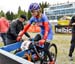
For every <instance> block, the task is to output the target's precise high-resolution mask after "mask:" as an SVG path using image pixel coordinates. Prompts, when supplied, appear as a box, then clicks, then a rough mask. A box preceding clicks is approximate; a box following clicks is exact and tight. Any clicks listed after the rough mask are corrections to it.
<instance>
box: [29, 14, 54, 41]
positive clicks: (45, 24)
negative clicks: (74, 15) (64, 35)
mask: <svg viewBox="0 0 75 64" xmlns="http://www.w3.org/2000/svg"><path fill="white" fill-rule="evenodd" d="M32 23H35V24H37V25H38V26H39V27H40V28H41V32H40V33H41V34H42V35H43V38H44V39H48V40H52V38H53V31H52V26H51V24H50V23H49V21H48V18H47V16H46V15H45V14H42V17H41V18H36V17H31V19H30V21H29V24H30V25H31V24H32Z"/></svg>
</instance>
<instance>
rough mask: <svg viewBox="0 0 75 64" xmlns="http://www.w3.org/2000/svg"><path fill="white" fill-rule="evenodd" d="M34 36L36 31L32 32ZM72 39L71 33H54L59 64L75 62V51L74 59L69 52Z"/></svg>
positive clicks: (72, 63)
mask: <svg viewBox="0 0 75 64" xmlns="http://www.w3.org/2000/svg"><path fill="white" fill-rule="evenodd" d="M30 34H31V35H32V37H34V35H36V33H34V34H33V33H30ZM70 40H71V35H68V34H54V38H53V40H52V42H51V43H55V44H56V45H57V48H58V54H57V62H56V63H57V64H75V52H74V53H73V57H74V60H73V61H69V58H68V53H69V48H70ZM0 46H3V44H2V43H0Z"/></svg>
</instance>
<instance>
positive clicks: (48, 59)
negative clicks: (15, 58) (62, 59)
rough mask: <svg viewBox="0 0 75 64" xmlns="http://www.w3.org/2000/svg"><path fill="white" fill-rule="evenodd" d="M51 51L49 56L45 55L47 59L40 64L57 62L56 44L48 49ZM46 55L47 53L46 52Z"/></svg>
mask: <svg viewBox="0 0 75 64" xmlns="http://www.w3.org/2000/svg"><path fill="white" fill-rule="evenodd" d="M48 50H49V55H50V57H49V55H48V54H45V56H44V57H45V58H44V59H43V60H42V61H41V63H40V64H49V63H48V62H50V60H53V61H54V62H55V61H56V58H57V46H56V45H55V44H51V45H49V47H48ZM45 53H46V52H45Z"/></svg>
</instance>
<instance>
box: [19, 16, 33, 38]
mask: <svg viewBox="0 0 75 64" xmlns="http://www.w3.org/2000/svg"><path fill="white" fill-rule="evenodd" d="M32 23H33V17H32V18H31V19H30V21H29V23H28V24H27V25H25V26H24V29H23V30H22V32H21V34H19V36H20V37H22V36H23V34H24V33H26V32H27V30H28V29H29V27H30V26H31V24H32Z"/></svg>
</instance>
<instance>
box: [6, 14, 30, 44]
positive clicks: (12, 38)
mask: <svg viewBox="0 0 75 64" xmlns="http://www.w3.org/2000/svg"><path fill="white" fill-rule="evenodd" d="M25 20H26V16H25V15H21V16H20V18H19V19H17V20H15V21H14V22H11V24H10V27H9V30H8V32H7V43H6V45H8V44H13V43H15V42H17V41H16V38H17V36H18V33H19V32H20V31H21V30H22V29H23V22H24V21H25ZM25 35H26V36H27V37H30V36H29V34H28V33H25Z"/></svg>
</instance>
